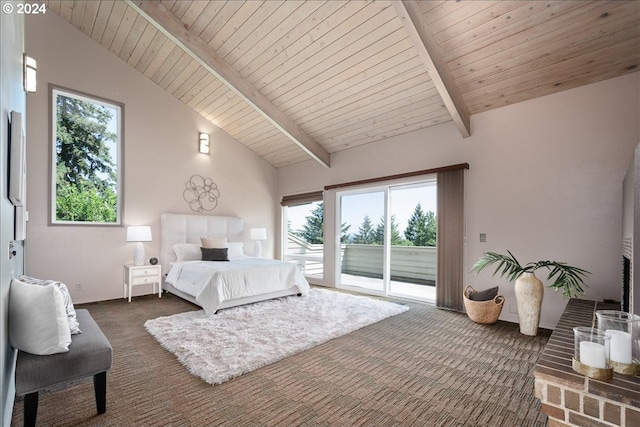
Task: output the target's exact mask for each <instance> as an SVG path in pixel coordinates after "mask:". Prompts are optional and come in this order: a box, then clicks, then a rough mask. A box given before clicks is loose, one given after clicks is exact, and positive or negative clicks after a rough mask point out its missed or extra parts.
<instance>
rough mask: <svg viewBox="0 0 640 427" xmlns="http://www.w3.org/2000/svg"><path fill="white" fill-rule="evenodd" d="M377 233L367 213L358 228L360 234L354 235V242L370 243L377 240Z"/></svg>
mask: <svg viewBox="0 0 640 427" xmlns="http://www.w3.org/2000/svg"><path fill="white" fill-rule="evenodd" d="M375 239H376V233H375V230H374V229H373V224H372V223H371V218H369V215H365V217H364V219H363V220H362V224H361V225H360V228H359V229H358V234H356V235H355V236H353V243H358V244H361V245H370V244H372V243H374V242H375Z"/></svg>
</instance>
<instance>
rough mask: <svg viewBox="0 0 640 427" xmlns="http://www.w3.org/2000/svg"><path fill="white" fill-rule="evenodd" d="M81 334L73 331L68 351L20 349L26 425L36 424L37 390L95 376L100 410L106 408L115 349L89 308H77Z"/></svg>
mask: <svg viewBox="0 0 640 427" xmlns="http://www.w3.org/2000/svg"><path fill="white" fill-rule="evenodd" d="M76 315H77V318H78V323H79V324H80V330H81V331H82V333H81V334H77V335H72V341H71V345H69V351H68V352H65V353H57V354H52V355H47V356H37V355H34V354H31V353H26V352H23V351H18V360H17V363H16V395H18V396H24V425H25V426H35V424H36V416H37V413H38V392H39V391H43V390H46V389H50V388H57V387H60V386H65V385H70V384H73V383H74V382H75V381H77V380H80V379H82V378H87V377H90V376H93V385H94V390H95V397H96V406H97V409H98V414H104V413H105V412H106V409H107V405H106V393H107V371H109V370H110V369H111V362H112V357H113V351H112V349H111V344H110V343H109V341H108V340H107V338H106V337H105V336H104V334H103V333H102V331H101V330H100V328H99V327H98V324H97V323H96V322H95V321H94V320H93V318H92V317H91V315H90V314H89V312H88V311H87V310H82V309H81V310H76Z"/></svg>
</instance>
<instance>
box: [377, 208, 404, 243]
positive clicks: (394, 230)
mask: <svg viewBox="0 0 640 427" xmlns="http://www.w3.org/2000/svg"><path fill="white" fill-rule="evenodd" d="M375 236H376V238H375V243H376V244H380V245H382V244H384V216H383V217H382V218H380V223H379V224H378V226H377V227H376V232H375ZM391 244H392V245H396V246H397V245H406V244H407V241H406V240H404V239H403V238H402V236H401V235H400V231H399V230H398V223H396V216H395V215H391Z"/></svg>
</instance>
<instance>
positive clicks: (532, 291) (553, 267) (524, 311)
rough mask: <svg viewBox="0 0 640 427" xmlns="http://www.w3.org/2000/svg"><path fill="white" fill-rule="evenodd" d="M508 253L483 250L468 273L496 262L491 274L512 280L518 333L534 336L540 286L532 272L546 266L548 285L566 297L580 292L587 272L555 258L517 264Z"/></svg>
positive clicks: (541, 287)
mask: <svg viewBox="0 0 640 427" xmlns="http://www.w3.org/2000/svg"><path fill="white" fill-rule="evenodd" d="M507 253H508V255H503V254H498V253H495V252H486V253H485V254H484V255H482V256H481V257H480V258H479V259H478V261H476V263H475V264H474V265H473V267H472V268H471V272H473V273H475V274H477V273H479V272H480V271H482V270H484V269H485V268H487V267H489V266H491V265H494V264H497V267H496V269H495V271H494V272H493V275H494V276H495V275H496V274H499V275H500V277H504V278H506V279H507V280H509V281H510V282H511V281H514V280H515V284H514V292H515V295H516V304H517V306H518V319H519V320H520V332H521V333H523V334H525V335H531V336H535V335H536V334H537V333H538V324H539V322H540V308H541V307H542V297H543V295H544V286H543V285H542V282H541V281H540V279H538V278H537V277H536V275H535V271H536V270H538V269H539V268H547V269H548V270H549V275H548V276H547V280H553V283H552V284H551V285H549V287H550V288H553V289H555V290H556V291H557V290H561V291H562V295H564V296H565V297H566V298H573V297H577V296H581V295H584V289H583V288H582V287H583V286H586V285H585V284H584V279H585V278H586V276H587V275H589V274H591V273H589V272H588V271H586V270H583V269H582V268H578V267H573V266H571V265H567V264H566V263H564V262H558V261H538V262H529V263H527V264H525V265H522V264H520V262H519V261H518V260H517V259H516V257H515V256H514V255H513V254H512V253H511V252H510V251H508V250H507Z"/></svg>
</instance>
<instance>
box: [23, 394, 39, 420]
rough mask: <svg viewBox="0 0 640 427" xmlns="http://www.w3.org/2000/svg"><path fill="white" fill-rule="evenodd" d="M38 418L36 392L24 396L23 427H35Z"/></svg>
mask: <svg viewBox="0 0 640 427" xmlns="http://www.w3.org/2000/svg"><path fill="white" fill-rule="evenodd" d="M37 416H38V392H37V391H36V392H35V393H29V394H27V395H25V396H24V427H35V425H36V417H37Z"/></svg>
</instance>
